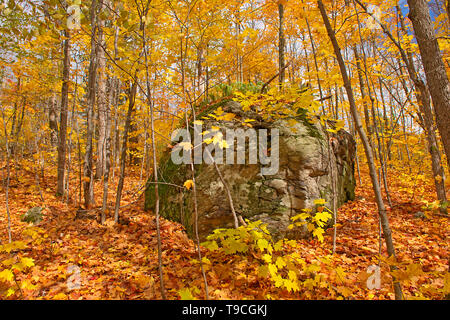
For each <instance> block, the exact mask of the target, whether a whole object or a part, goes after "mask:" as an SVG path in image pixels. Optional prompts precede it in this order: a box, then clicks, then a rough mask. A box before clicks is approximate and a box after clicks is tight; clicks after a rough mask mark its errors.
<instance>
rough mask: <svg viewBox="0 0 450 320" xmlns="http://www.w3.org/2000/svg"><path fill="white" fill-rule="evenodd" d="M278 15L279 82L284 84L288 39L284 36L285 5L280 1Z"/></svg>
mask: <svg viewBox="0 0 450 320" xmlns="http://www.w3.org/2000/svg"><path fill="white" fill-rule="evenodd" d="M278 16H279V29H278V68H279V70H280V72H279V78H278V80H279V82H280V84H282V83H283V82H284V80H285V78H286V72H285V69H286V68H285V65H286V62H285V57H284V48H285V47H286V40H285V38H284V5H283V4H282V3H281V2H280V3H278Z"/></svg>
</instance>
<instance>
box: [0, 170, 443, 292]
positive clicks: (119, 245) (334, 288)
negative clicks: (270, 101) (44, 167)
mask: <svg viewBox="0 0 450 320" xmlns="http://www.w3.org/2000/svg"><path fill="white" fill-rule="evenodd" d="M31 168H32V165H31V164H28V166H27V163H25V162H24V163H23V164H21V165H20V166H18V167H17V168H14V167H13V168H12V171H11V182H10V189H9V209H10V212H11V224H12V237H13V240H23V241H26V242H27V243H28V245H27V247H26V249H25V250H24V251H23V252H21V253H20V254H21V255H23V256H26V257H29V258H32V259H33V260H34V266H33V267H31V268H30V269H29V271H27V272H21V273H17V274H16V276H17V281H18V282H20V281H23V280H28V281H30V283H32V284H33V285H34V287H33V288H31V289H29V290H22V292H21V293H20V291H17V292H16V293H15V294H12V295H11V296H10V297H9V299H13V298H15V299H18V298H25V299H70V300H77V299H160V298H161V294H160V288H159V277H158V260H157V239H156V225H155V218H154V216H153V215H152V214H151V213H150V212H145V211H144V210H143V197H139V195H140V194H141V191H139V187H140V185H139V174H138V173H136V172H135V173H133V172H130V173H129V174H128V177H127V179H126V181H125V185H124V190H125V192H124V195H123V198H122V199H123V201H122V205H123V206H125V207H124V208H123V209H122V210H121V213H120V214H121V216H122V217H123V218H124V221H125V223H124V224H118V225H114V224H113V221H112V219H111V217H109V219H108V220H107V223H106V224H105V225H101V224H99V223H98V222H97V221H96V220H93V219H77V218H76V215H77V209H78V208H77V206H76V205H75V204H73V203H71V204H69V205H67V204H65V203H63V201H62V200H61V198H58V197H56V196H55V193H54V190H55V189H56V173H52V172H45V179H40V188H41V191H42V195H43V198H44V201H43V202H42V201H41V199H40V196H39V190H38V188H37V186H36V182H35V172H34V171H33V170H32V169H31ZM389 176H390V177H392V178H391V179H390V180H389V187H390V189H391V190H390V194H391V197H392V202H393V207H389V206H388V215H389V219H390V224H391V229H392V234H393V238H394V244H395V247H396V250H397V255H398V258H399V260H400V261H401V262H404V263H405V266H407V267H405V268H406V269H405V270H406V271H405V273H404V275H405V276H404V279H405V281H403V282H402V286H403V292H404V295H405V297H406V298H413V297H422V298H424V297H426V298H431V299H443V298H444V294H443V292H444V289H443V288H444V286H445V287H447V289H446V290H448V286H449V284H448V268H449V260H448V259H449V250H448V249H449V248H448V241H447V239H448V236H449V233H450V232H449V231H450V230H449V221H448V218H447V217H443V216H439V215H437V214H434V213H433V210H432V207H433V202H434V201H435V194H434V192H433V190H434V189H433V185H432V184H431V181H432V180H431V179H430V178H428V177H426V176H423V175H420V174H416V173H414V172H413V173H412V174H407V173H406V172H401V171H399V170H394V169H391V171H390V172H389ZM133 177H134V178H133ZM361 178H362V186H360V185H358V187H357V189H356V199H355V201H352V202H349V203H347V204H345V205H344V206H342V207H341V208H340V210H339V213H338V228H337V243H336V253H335V254H334V255H333V256H330V253H331V249H332V234H333V230H332V229H329V230H327V232H326V236H325V241H324V242H323V243H319V242H318V241H317V240H313V239H309V240H300V241H298V245H297V246H296V248H295V249H292V250H297V251H298V253H299V254H300V255H301V256H302V258H303V259H305V261H306V262H313V261H319V260H320V259H322V258H324V257H327V259H328V260H327V261H328V262H327V263H326V265H323V268H324V269H323V270H317V272H322V273H323V274H324V275H325V278H324V279H325V280H324V282H328V284H329V285H323V286H322V285H319V286H317V287H315V288H311V290H308V289H306V288H302V289H301V290H300V291H299V292H295V293H293V292H288V291H287V290H285V289H279V288H277V287H276V286H275V285H274V284H273V282H272V281H271V280H270V279H269V278H263V277H261V276H259V275H258V267H259V266H258V264H257V260H256V259H254V257H253V256H252V254H251V253H249V254H246V255H243V254H236V255H231V256H224V255H223V254H219V253H215V252H209V251H208V250H207V249H204V250H203V249H202V253H203V255H204V256H206V257H207V260H206V261H209V262H210V263H209V264H208V265H206V273H207V279H208V286H209V293H210V297H211V298H212V299H244V298H245V299H393V298H394V294H393V289H392V279H391V276H390V275H389V272H388V267H387V265H386V263H382V264H381V289H379V290H376V289H373V290H369V289H367V287H366V281H367V278H368V276H369V275H368V274H367V272H366V271H367V268H368V267H369V266H370V265H373V264H377V263H378V259H377V256H378V252H379V229H378V216H377V209H376V204H375V200H374V197H373V192H372V189H371V187H370V186H371V184H370V178H369V175H368V173H367V172H365V171H364V170H363V171H362V177H361ZM76 181H77V178H76V176H74V177H73V181H72V184H71V186H72V189H75V188H77V182H76ZM116 183H117V179H115V181H114V184H113V186H115V185H116ZM114 190H115V189H114V188H113V187H111V188H110V194H109V202H110V206H111V207H112V206H113V203H114V199H115V191H114ZM95 191H96V192H95V194H96V196H97V199H96V200H97V204H99V203H101V194H102V193H101V182H100V181H99V182H96V190H95ZM73 193H74V197H78V191H75V190H73ZM0 197H1V199H2V200H1V202H0V212H1V213H2V214H1V216H0V226H1V234H0V240H1V242H2V244H5V243H7V242H8V236H7V232H6V228H7V217H6V210H5V201H4V199H5V190H4V188H1V196H0ZM427 203H428V208H424V205H426V204H427ZM35 206H42V207H44V214H45V218H44V220H43V221H42V222H41V223H40V224H39V225H38V227H39V230H41V231H40V232H39V235H38V236H36V237H35V239H34V240H30V239H28V238H29V237H28V236H26V235H24V230H26V229H27V228H30V227H31V225H29V224H27V223H25V222H21V221H20V216H21V215H22V214H24V213H25V212H26V211H27V210H28V209H30V208H32V207H35ZM417 212H424V213H425V218H416V217H415V216H414V215H415V214H416V213H417ZM161 235H162V260H163V268H164V276H165V278H164V282H165V286H166V289H167V297H168V298H169V299H179V298H180V290H182V289H184V288H189V290H190V291H191V292H192V293H193V295H194V296H195V297H196V298H198V299H202V298H204V291H203V279H202V276H201V272H200V268H199V264H198V263H195V260H194V259H197V258H198V255H197V252H196V247H195V244H194V242H193V241H192V240H190V239H189V238H188V237H187V235H186V234H185V233H184V231H183V227H182V226H181V225H179V224H177V223H173V222H170V221H167V220H165V219H161ZM27 239H28V240H27ZM11 254H13V252H11V253H0V261H4V260H5V259H8V258H10V255H11ZM383 256H384V257H386V252H385V248H384V246H383ZM411 263H414V265H415V266H417V265H418V264H420V269H421V270H413V269H414V268H415V267H414V265H411ZM71 265H76V266H79V270H80V276H81V286H80V288H79V289H75V290H69V289H68V287H67V283H68V281H71V280H70V275H69V274H68V268H69V266H71ZM411 266H413V267H411ZM408 268H409V269H408ZM400 269H401V268H400ZM4 289H7V288H5V287H3V288H2V287H1V284H0V290H1V291H3V290H4ZM1 298H2V299H5V296H2V297H1Z"/></svg>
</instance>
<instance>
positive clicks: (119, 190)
mask: <svg viewBox="0 0 450 320" xmlns="http://www.w3.org/2000/svg"><path fill="white" fill-rule="evenodd" d="M136 90H137V83H136V82H134V81H133V84H132V85H131V88H130V91H129V94H128V111H127V119H126V121H125V128H124V132H123V137H122V150H121V154H120V175H119V184H118V185H117V194H116V206H115V208H114V222H115V223H118V222H119V209H120V199H121V197H122V189H123V181H124V179H125V161H126V156H127V142H128V131H129V130H130V124H131V116H132V114H133V110H134V105H135V101H136Z"/></svg>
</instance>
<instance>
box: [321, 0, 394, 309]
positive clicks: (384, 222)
mask: <svg viewBox="0 0 450 320" xmlns="http://www.w3.org/2000/svg"><path fill="white" fill-rule="evenodd" d="M317 4H318V6H319V10H320V13H321V15H322V19H323V22H324V24H325V27H326V30H327V33H328V37H329V38H330V41H331V43H332V45H333V49H334V53H335V55H336V58H337V61H338V64H339V68H340V70H341V75H342V79H343V82H344V87H345V90H346V92H347V96H348V100H349V104H350V112H351V114H352V117H353V122H354V123H355V127H356V130H357V132H358V134H359V137H360V138H361V141H362V144H363V147H364V152H365V154H366V157H367V162H368V166H369V172H370V178H371V181H372V186H373V190H374V193H375V199H376V203H377V206H378V215H379V218H380V222H381V226H382V229H383V237H384V241H385V242H386V247H387V252H388V255H389V256H394V257H395V248H394V243H393V241H392V233H391V229H390V226H389V219H388V217H387V213H386V208H385V206H384V203H383V198H382V195H381V189H380V185H379V182H378V177H377V170H376V167H375V161H374V157H373V153H372V149H371V147H370V145H369V140H368V138H367V135H366V132H365V131H364V129H363V126H362V122H361V119H360V117H359V114H358V110H357V108H356V103H355V98H354V95H353V89H352V85H351V82H350V79H349V77H348V74H347V68H346V66H345V62H344V58H343V57H342V53H341V49H340V47H339V44H338V42H337V39H336V35H335V33H334V30H333V28H332V27H331V24H330V21H329V19H328V16H327V13H326V10H325V7H324V5H323V3H322V1H321V0H318V1H317ZM391 269H393V267H391ZM394 291H395V298H396V299H398V300H401V299H402V298H403V295H402V291H401V287H400V283H399V282H398V281H396V280H395V279H394Z"/></svg>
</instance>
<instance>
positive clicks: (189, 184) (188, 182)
mask: <svg viewBox="0 0 450 320" xmlns="http://www.w3.org/2000/svg"><path fill="white" fill-rule="evenodd" d="M193 185H194V181H192V180H186V181H185V182H184V184H183V186H184V187H185V188H186V189H188V190H190V189H191V188H192V186H193Z"/></svg>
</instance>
